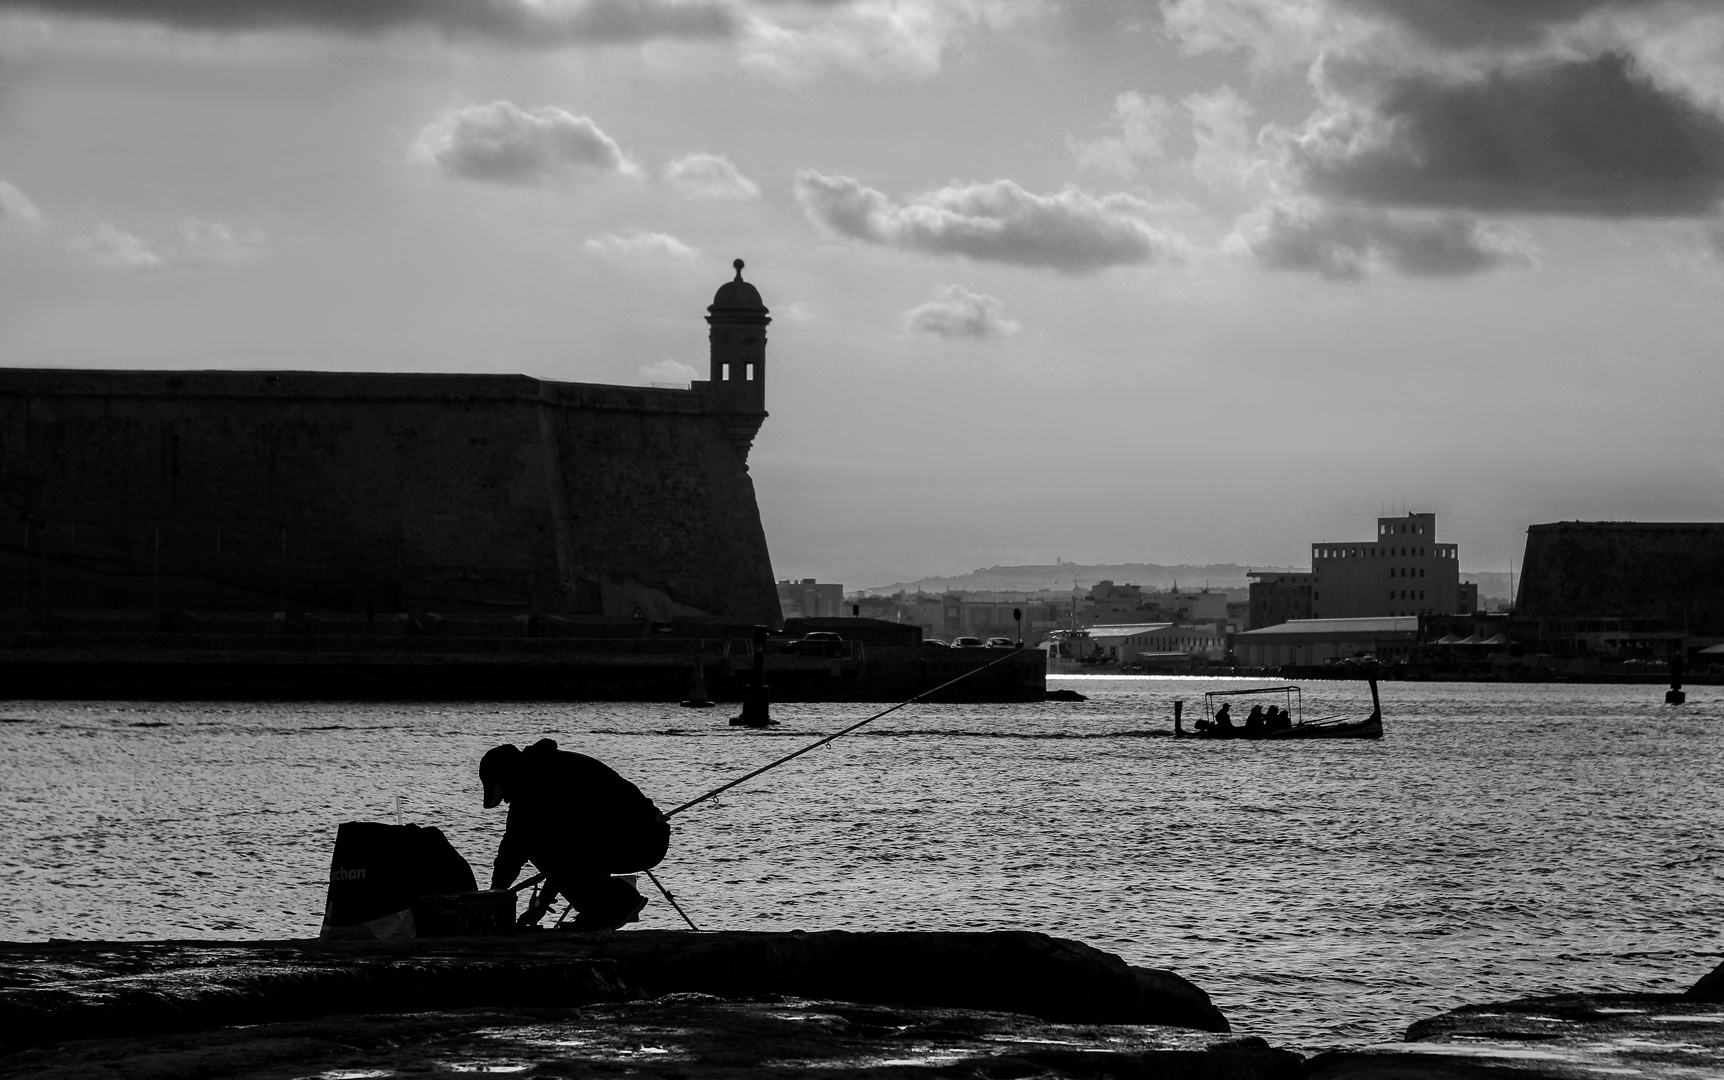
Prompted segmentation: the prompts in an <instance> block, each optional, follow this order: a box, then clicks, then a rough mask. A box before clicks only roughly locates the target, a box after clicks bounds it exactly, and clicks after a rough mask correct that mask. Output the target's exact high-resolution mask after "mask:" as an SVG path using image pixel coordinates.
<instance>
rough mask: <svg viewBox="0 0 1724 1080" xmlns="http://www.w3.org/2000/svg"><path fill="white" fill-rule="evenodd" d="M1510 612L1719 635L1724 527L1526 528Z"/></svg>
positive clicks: (1614, 524) (1583, 524) (1723, 606)
mask: <svg viewBox="0 0 1724 1080" xmlns="http://www.w3.org/2000/svg"><path fill="white" fill-rule="evenodd" d="M1516 614H1517V615H1519V616H1521V617H1522V618H1525V619H1537V620H1585V619H1599V618H1618V619H1624V618H1625V619H1632V620H1637V621H1638V622H1640V623H1642V624H1644V627H1643V628H1644V629H1667V630H1672V631H1678V632H1684V633H1688V634H1724V523H1718V522H1638V521H1560V522H1553V523H1551V524H1545V525H1534V526H1532V527H1531V528H1529V529H1528V530H1527V537H1526V558H1525V562H1524V568H1523V572H1522V576H1521V581H1520V589H1519V596H1518V598H1517V602H1516Z"/></svg>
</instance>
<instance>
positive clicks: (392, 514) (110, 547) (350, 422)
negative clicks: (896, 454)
mask: <svg viewBox="0 0 1724 1080" xmlns="http://www.w3.org/2000/svg"><path fill="white" fill-rule="evenodd" d="M740 269H741V268H740V265H739V266H738V274H737V279H736V281H735V282H729V283H726V285H725V286H724V287H723V288H721V289H720V290H719V296H718V297H717V298H715V302H714V306H713V307H712V308H709V309H708V310H709V312H710V313H711V314H710V315H709V316H708V322H709V323H710V324H711V326H712V330H711V337H712V340H713V346H712V347H713V353H714V360H713V368H714V375H713V379H712V380H711V381H703V382H698V383H696V384H694V387H693V388H691V389H688V390H680V389H661V388H644V387H638V388H637V387H619V386H597V385H586V384H575V383H558V382H548V381H543V380H538V379H533V378H529V377H526V376H519V375H514V376H493V375H393V374H356V373H315V372H291V371H283V372H252V371H182V372H169V371H141V372H129V371H77V370H30V369H11V370H0V609H13V610H17V609H22V610H23V611H24V612H26V613H28V612H49V611H56V610H59V611H77V612H90V611H100V610H110V611H116V612H118V611H134V612H137V611H148V612H154V613H156V614H157V615H160V614H162V613H166V612H173V611H181V610H196V611H205V612H208V611H224V612H236V611H272V612H273V611H288V612H313V613H316V612H331V613H367V612H406V613H410V614H412V613H423V612H455V613H460V612H494V613H500V614H567V615H586V616H613V617H636V618H643V619H647V620H653V621H669V620H672V619H675V618H686V617H690V616H701V615H708V616H720V617H724V618H727V619H731V620H736V621H744V622H758V623H765V624H768V625H773V626H776V625H778V624H779V623H780V622H781V621H782V620H781V619H780V616H779V606H778V599H777V593H776V590H775V587H774V584H773V581H774V579H773V575H772V566H771V560H770V557H769V555H768V552H767V547H766V537H765V533H764V530H763V529H762V527H761V523H760V513H759V508H758V505H757V503H756V500H755V493H754V486H753V482H752V480H751V479H750V477H749V475H748V460H747V455H748V450H749V447H750V445H751V442H752V439H753V437H754V434H755V432H756V431H758V429H759V427H760V424H761V422H762V421H763V420H764V419H765V417H766V411H765V407H764V389H765V384H764V372H763V367H764V364H763V358H764V342H765V332H764V327H765V324H766V323H767V322H768V321H769V320H768V319H767V318H766V309H765V307H764V306H763V305H762V304H761V303H760V300H759V294H758V293H757V292H755V291H754V289H753V287H752V286H749V285H747V284H746V283H744V282H742V280H741V273H740ZM745 338H746V340H747V343H748V346H749V352H750V354H751V355H750V356H749V359H750V360H751V361H752V370H750V371H748V372H747V373H746V375H747V378H746V380H744V378H743V375H744V372H743V367H744V365H742V364H741V363H734V364H733V363H731V361H732V360H734V359H735V357H734V354H735V352H736V350H737V348H738V347H739V346H740V342H741V341H742V340H744V339H745Z"/></svg>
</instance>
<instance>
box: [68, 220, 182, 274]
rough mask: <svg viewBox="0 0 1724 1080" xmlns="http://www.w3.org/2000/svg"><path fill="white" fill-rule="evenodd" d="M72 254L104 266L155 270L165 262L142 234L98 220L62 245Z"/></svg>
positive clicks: (105, 267)
mask: <svg viewBox="0 0 1724 1080" xmlns="http://www.w3.org/2000/svg"><path fill="white" fill-rule="evenodd" d="M66 250H67V251H69V252H71V253H72V254H73V255H74V256H76V257H78V258H80V259H83V260H84V261H86V262H88V263H91V264H92V265H95V266H99V267H101V268H102V269H104V270H155V269H157V268H159V267H161V266H163V265H165V264H166V261H167V260H166V259H164V258H163V257H162V256H161V255H160V254H159V253H157V252H155V251H152V250H151V249H150V246H149V245H148V244H146V243H144V241H143V238H142V237H139V236H135V235H133V234H132V233H129V232H126V231H124V230H122V229H119V228H117V227H115V226H113V225H110V224H109V223H107V222H105V221H104V222H102V223H101V224H99V225H97V226H96V227H95V228H94V229H92V230H90V231H89V232H88V233H85V234H84V235H83V236H79V237H77V238H75V239H73V240H72V241H71V243H69V244H67V245H66Z"/></svg>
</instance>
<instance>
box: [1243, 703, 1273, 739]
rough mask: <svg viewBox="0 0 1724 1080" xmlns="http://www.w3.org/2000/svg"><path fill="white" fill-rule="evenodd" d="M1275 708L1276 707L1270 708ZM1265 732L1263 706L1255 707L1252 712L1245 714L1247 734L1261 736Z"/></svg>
mask: <svg viewBox="0 0 1724 1080" xmlns="http://www.w3.org/2000/svg"><path fill="white" fill-rule="evenodd" d="M1270 708H1274V706H1270ZM1262 732H1263V706H1261V705H1253V706H1251V711H1250V712H1248V713H1246V714H1245V733H1246V734H1247V735H1260V734H1262Z"/></svg>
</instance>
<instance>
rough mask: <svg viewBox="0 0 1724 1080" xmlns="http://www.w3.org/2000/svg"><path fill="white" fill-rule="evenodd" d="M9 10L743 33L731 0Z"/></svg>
mask: <svg viewBox="0 0 1724 1080" xmlns="http://www.w3.org/2000/svg"><path fill="white" fill-rule="evenodd" d="M7 10H15V11H28V12H35V13H40V14H44V15H69V16H78V17H86V18H97V19H114V20H120V21H124V22H135V23H150V24H154V25H158V26H167V27H172V28H175V29H181V30H194V31H215V32H243V31H257V30H265V31H267V30H309V31H313V32H325V33H336V34H359V35H363V34H377V33H383V32H387V31H392V30H407V29H427V30H432V31H435V32H439V33H444V34H448V35H451V36H455V37H475V38H481V39H488V40H492V41H497V42H502V43H507V44H513V45H524V46H545V45H563V44H570V43H578V42H626V41H644V40H648V39H653V38H697V39H698V38H721V37H729V36H731V35H733V34H735V33H737V31H738V30H739V28H740V19H739V16H738V14H737V4H736V3H734V2H731V0H0V12H3V11H7Z"/></svg>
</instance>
